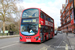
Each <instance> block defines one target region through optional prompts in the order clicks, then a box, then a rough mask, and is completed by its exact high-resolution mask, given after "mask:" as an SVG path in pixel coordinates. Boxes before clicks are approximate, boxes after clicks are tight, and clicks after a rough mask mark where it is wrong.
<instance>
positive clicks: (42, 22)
mask: <svg viewBox="0 0 75 50" xmlns="http://www.w3.org/2000/svg"><path fill="white" fill-rule="evenodd" d="M28 9H31V8H28ZM36 9H38V10H39V24H41V25H44V26H48V25H46V23H45V21H47V20H44V19H42V18H41V17H40V16H41V11H42V10H41V9H39V8H36ZM25 10H26V9H25ZM23 11H24V10H23ZM23 11H22V13H23ZM42 12H43V11H42ZM45 14H46V13H45ZM46 15H47V14H46ZM47 16H48V15H47ZM49 17H50V16H49ZM50 18H51V17H50ZM21 19H22V15H21ZM51 19H52V20H53V23H52V22H49V21H47V22H48V24H49V23H52V25H53V32H50V38H52V36H53V37H54V19H53V18H51ZM20 27H21V20H20ZM48 27H52V26H48ZM50 31H51V30H50ZM19 34H20V36H21V37H22V38H21V39H20V41H21V42H26V39H30V40H31V42H41V40H36V39H35V37H37V36H39V39H40V38H41V37H40V28H39V29H38V33H37V34H36V35H34V36H24V35H22V34H21V32H20V29H19ZM48 35H49V34H48V32H47V33H44V40H45V37H46V39H47V40H48V39H49V36H48ZM26 37H27V38H26ZM30 37H31V38H30Z"/></svg>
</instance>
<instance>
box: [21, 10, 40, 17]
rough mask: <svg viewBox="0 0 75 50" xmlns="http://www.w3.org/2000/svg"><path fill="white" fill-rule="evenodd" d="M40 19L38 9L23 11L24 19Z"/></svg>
mask: <svg viewBox="0 0 75 50" xmlns="http://www.w3.org/2000/svg"><path fill="white" fill-rule="evenodd" d="M31 17H39V10H38V9H27V10H24V11H23V14H22V18H31Z"/></svg>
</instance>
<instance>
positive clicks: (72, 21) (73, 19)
mask: <svg viewBox="0 0 75 50" xmlns="http://www.w3.org/2000/svg"><path fill="white" fill-rule="evenodd" d="M65 1H66V4H63V5H62V9H61V10H60V14H61V15H60V21H61V27H60V30H61V31H63V32H72V33H75V7H74V5H75V0H65Z"/></svg>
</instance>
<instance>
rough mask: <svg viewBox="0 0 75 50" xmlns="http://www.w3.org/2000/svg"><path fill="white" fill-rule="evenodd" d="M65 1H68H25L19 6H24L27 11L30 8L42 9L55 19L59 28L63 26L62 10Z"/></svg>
mask: <svg viewBox="0 0 75 50" xmlns="http://www.w3.org/2000/svg"><path fill="white" fill-rule="evenodd" d="M65 1H66V0H23V1H22V2H21V3H19V4H18V5H20V6H23V7H24V8H25V9H26V8H30V7H36V8H40V9H41V10H43V11H44V12H45V13H46V14H48V15H49V16H51V17H52V18H53V19H54V22H55V23H56V24H57V26H61V24H60V9H62V4H65Z"/></svg>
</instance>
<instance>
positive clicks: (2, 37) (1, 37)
mask: <svg viewBox="0 0 75 50" xmlns="http://www.w3.org/2000/svg"><path fill="white" fill-rule="evenodd" d="M12 37H19V35H8V36H0V39H4V38H12Z"/></svg>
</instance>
